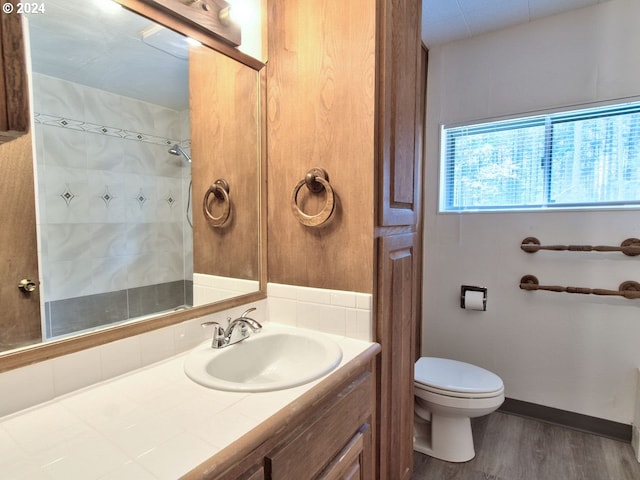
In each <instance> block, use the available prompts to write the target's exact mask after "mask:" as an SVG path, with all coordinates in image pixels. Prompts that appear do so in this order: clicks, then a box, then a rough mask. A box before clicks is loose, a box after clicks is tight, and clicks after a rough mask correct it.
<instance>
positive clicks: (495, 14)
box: [422, 0, 608, 48]
mask: <svg viewBox="0 0 640 480" xmlns="http://www.w3.org/2000/svg"><path fill="white" fill-rule="evenodd" d="M606 1H608V0H422V41H423V42H424V43H425V45H427V47H429V48H431V47H433V46H435V45H440V44H443V43H447V42H452V41H454V40H460V39H463V38H470V37H473V36H475V35H480V34H482V33H486V32H490V31H493V30H500V29H502V28H506V27H510V26H513V25H518V24H521V23H527V22H531V21H534V20H537V19H539V18H542V17H547V16H549V15H555V14H557V13H562V12H566V11H568V10H573V9H576V8H582V7H587V6H590V5H595V4H597V3H604V2H606Z"/></svg>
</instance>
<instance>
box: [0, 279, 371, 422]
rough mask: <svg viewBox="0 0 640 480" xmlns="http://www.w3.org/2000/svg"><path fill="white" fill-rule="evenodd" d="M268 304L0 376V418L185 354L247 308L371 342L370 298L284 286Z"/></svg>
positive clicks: (272, 292) (266, 317)
mask: <svg viewBox="0 0 640 480" xmlns="http://www.w3.org/2000/svg"><path fill="white" fill-rule="evenodd" d="M267 296H268V298H267V299H266V300H261V301H258V302H254V303H251V304H247V305H241V306H238V307H234V308H232V309H229V310H224V311H221V312H217V313H214V314H211V315H207V316H206V317H200V318H195V319H192V320H188V321H186V322H183V323H180V324H177V325H172V326H169V327H165V328H161V329H158V330H154V331H151V332H147V333H144V334H141V335H136V336H133V337H129V338H125V339H122V340H118V341H115V342H112V343H108V344H105V345H100V346H97V347H94V348H90V349H87V350H83V351H80V352H76V353H72V354H69V355H65V356H62V357H58V358H54V359H52V360H47V361H44V362H40V363H36V364H33V365H29V366H26V367H22V368H18V369H15V370H10V371H7V372H4V373H0V416H3V415H7V414H10V413H13V412H16V411H18V410H22V409H24V408H28V407H31V406H33V405H37V404H39V403H43V402H46V401H48V400H52V399H53V398H56V397H58V396H60V395H64V394H66V393H69V392H72V391H74V390H77V389H80V388H84V387H87V386H89V385H92V384H94V383H97V382H100V381H104V380H108V379H110V378H113V377H115V376H118V375H121V374H124V373H126V372H129V371H131V370H135V369H137V368H141V367H144V366H146V365H150V364H152V363H154V362H158V361H160V360H164V359H167V358H169V357H171V356H173V355H178V354H181V353H183V352H186V351H188V350H190V349H192V348H194V347H195V346H196V345H198V344H200V343H201V342H204V341H206V340H208V339H209V338H210V335H211V332H210V331H208V330H207V329H203V328H202V327H201V326H200V324H201V323H202V322H204V321H217V322H219V323H221V324H223V325H224V324H226V318H227V317H233V318H235V317H237V316H239V315H240V314H241V313H242V312H243V311H244V310H246V309H247V308H249V307H256V308H257V309H256V311H255V312H252V314H251V316H252V317H253V318H255V319H256V320H258V321H259V322H268V321H272V322H277V323H283V324H286V325H293V326H298V327H301V328H309V329H312V330H318V331H322V332H326V333H331V334H336V335H340V336H345V337H350V338H355V339H358V340H366V341H371V335H372V325H371V323H372V309H371V306H372V295H371V294H368V293H358V292H345V291H340V290H326V289H317V288H308V287H298V286H291V285H282V284H268V285H267Z"/></svg>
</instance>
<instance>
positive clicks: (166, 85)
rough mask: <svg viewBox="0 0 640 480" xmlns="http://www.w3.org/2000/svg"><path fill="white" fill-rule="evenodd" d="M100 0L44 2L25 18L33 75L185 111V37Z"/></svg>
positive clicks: (186, 90)
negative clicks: (38, 11)
mask: <svg viewBox="0 0 640 480" xmlns="http://www.w3.org/2000/svg"><path fill="white" fill-rule="evenodd" d="M103 7H104V2H100V1H99V0H47V11H46V14H45V15H41V14H31V15H27V21H28V24H29V44H30V47H31V64H32V68H33V71H34V72H37V73H41V74H44V75H49V76H52V77H57V78H62V79H64V80H68V81H71V82H75V83H80V84H82V85H86V86H89V87H93V88H97V89H100V90H105V91H108V92H112V93H116V94H119V95H124V96H127V97H131V98H136V99H139V100H143V101H146V102H149V103H153V104H156V105H162V106H165V107H168V108H172V109H174V110H178V111H179V110H183V109H185V108H188V106H189V88H188V82H189V76H188V70H187V67H188V63H187V55H188V53H187V48H188V47H187V44H186V41H185V38H184V37H182V36H181V35H178V34H177V33H174V32H172V31H170V30H168V29H166V28H163V27H159V26H155V24H154V23H153V22H151V21H149V20H147V19H145V18H142V17H140V16H138V15H135V14H133V13H131V12H129V11H127V10H125V9H123V8H119V9H118V8H116V9H115V10H114V9H113V8H112V9H111V11H105V10H102V8H103Z"/></svg>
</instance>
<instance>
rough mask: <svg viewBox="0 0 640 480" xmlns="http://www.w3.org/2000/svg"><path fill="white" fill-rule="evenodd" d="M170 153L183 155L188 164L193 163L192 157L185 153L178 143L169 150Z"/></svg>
mask: <svg viewBox="0 0 640 480" xmlns="http://www.w3.org/2000/svg"><path fill="white" fill-rule="evenodd" d="M169 153H170V154H171V155H178V156H180V155H182V156H183V157H184V158H186V160H187V162H189V163H191V157H190V156H189V154H188V153H187V152H185V151H184V150H183V149H182V147H181V146H180V145H178V144H177V143H176V144H175V145H174V146H173V147H171V148H170V149H169Z"/></svg>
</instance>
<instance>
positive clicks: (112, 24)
mask: <svg viewBox="0 0 640 480" xmlns="http://www.w3.org/2000/svg"><path fill="white" fill-rule="evenodd" d="M605 1H607V0H422V40H423V41H424V43H425V44H426V45H427V46H428V47H433V46H435V45H439V44H443V43H447V42H451V41H454V40H458V39H463V38H469V37H472V36H475V35H479V34H482V33H485V32H489V31H492V30H498V29H502V28H506V27H509V26H513V25H517V24H520V23H526V22H530V21H533V20H536V19H538V18H541V17H545V16H548V15H554V14H557V13H561V12H564V11H567V10H572V9H575V8H581V7H586V6H590V5H595V4H597V3H603V2H605ZM104 3H105V2H104V1H102V2H101V3H100V0H48V1H47V14H46V15H30V16H29V18H28V20H29V30H30V37H31V38H30V41H31V47H32V65H33V69H34V71H36V72H39V73H43V74H46V75H51V76H56V77H59V78H63V79H66V80H69V81H74V82H77V83H81V84H84V85H88V86H92V87H95V88H99V89H102V90H107V91H111V92H114V93H118V94H120V95H125V96H129V97H133V98H138V99H141V100H144V101H148V102H150V103H155V104H158V105H164V106H166V107H169V108H173V109H176V110H182V109H184V108H187V106H188V88H187V83H188V72H187V61H186V58H185V57H186V44H185V43H184V39H183V37H180V36H179V35H177V34H174V33H173V32H170V31H169V30H167V29H159V30H153V29H152V31H150V32H149V31H148V29H149V27H151V26H152V23H151V22H149V21H148V20H146V19H143V18H141V17H138V16H136V15H133V14H131V13H130V12H127V11H125V10H124V9H120V11H116V12H105V11H102V10H100V5H104ZM108 3H110V2H108ZM180 50H182V51H180Z"/></svg>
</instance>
